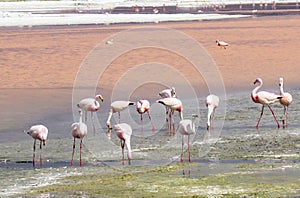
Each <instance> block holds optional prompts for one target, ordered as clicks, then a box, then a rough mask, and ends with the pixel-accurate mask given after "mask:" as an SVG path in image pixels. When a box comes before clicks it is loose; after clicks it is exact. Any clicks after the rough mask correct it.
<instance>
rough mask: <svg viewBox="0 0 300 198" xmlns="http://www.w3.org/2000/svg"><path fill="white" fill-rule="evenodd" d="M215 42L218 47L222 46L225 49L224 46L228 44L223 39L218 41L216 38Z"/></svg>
mask: <svg viewBox="0 0 300 198" xmlns="http://www.w3.org/2000/svg"><path fill="white" fill-rule="evenodd" d="M216 43H217V45H218V46H219V47H223V48H224V49H226V47H227V46H229V44H228V43H226V42H224V41H220V40H216Z"/></svg>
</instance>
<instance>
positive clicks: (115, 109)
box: [106, 100, 135, 129]
mask: <svg viewBox="0 0 300 198" xmlns="http://www.w3.org/2000/svg"><path fill="white" fill-rule="evenodd" d="M130 105H135V102H131V101H125V100H118V101H114V102H112V103H111V105H110V107H111V109H110V111H109V115H108V118H107V121H106V126H107V127H108V128H109V129H111V123H110V120H111V117H112V115H113V114H114V113H118V114H119V123H120V120H121V113H120V112H121V111H123V110H125V109H127V107H128V106H130Z"/></svg>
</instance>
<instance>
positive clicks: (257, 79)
mask: <svg viewBox="0 0 300 198" xmlns="http://www.w3.org/2000/svg"><path fill="white" fill-rule="evenodd" d="M262 82H263V81H262V79H261V78H256V79H255V81H254V82H253V83H254V84H256V83H259V84H262Z"/></svg>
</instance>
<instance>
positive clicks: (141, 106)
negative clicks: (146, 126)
mask: <svg viewBox="0 0 300 198" xmlns="http://www.w3.org/2000/svg"><path fill="white" fill-rule="evenodd" d="M149 109H150V102H149V101H148V100H139V101H138V102H137V103H136V110H137V112H138V113H139V114H141V122H143V114H144V113H146V112H147V113H148V117H149V120H150V122H151V125H152V131H155V127H154V125H153V123H152V120H151V115H150V113H149Z"/></svg>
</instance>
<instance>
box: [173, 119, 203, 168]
mask: <svg viewBox="0 0 300 198" xmlns="http://www.w3.org/2000/svg"><path fill="white" fill-rule="evenodd" d="M197 117H198V115H197V114H193V115H192V120H188V119H185V120H181V121H180V122H179V126H178V129H177V132H178V131H179V132H180V133H181V135H182V147H181V148H182V149H181V158H180V161H181V162H183V146H184V136H185V135H186V136H188V153H189V162H191V151H190V135H192V134H195V133H196V126H195V120H196V118H197Z"/></svg>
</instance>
